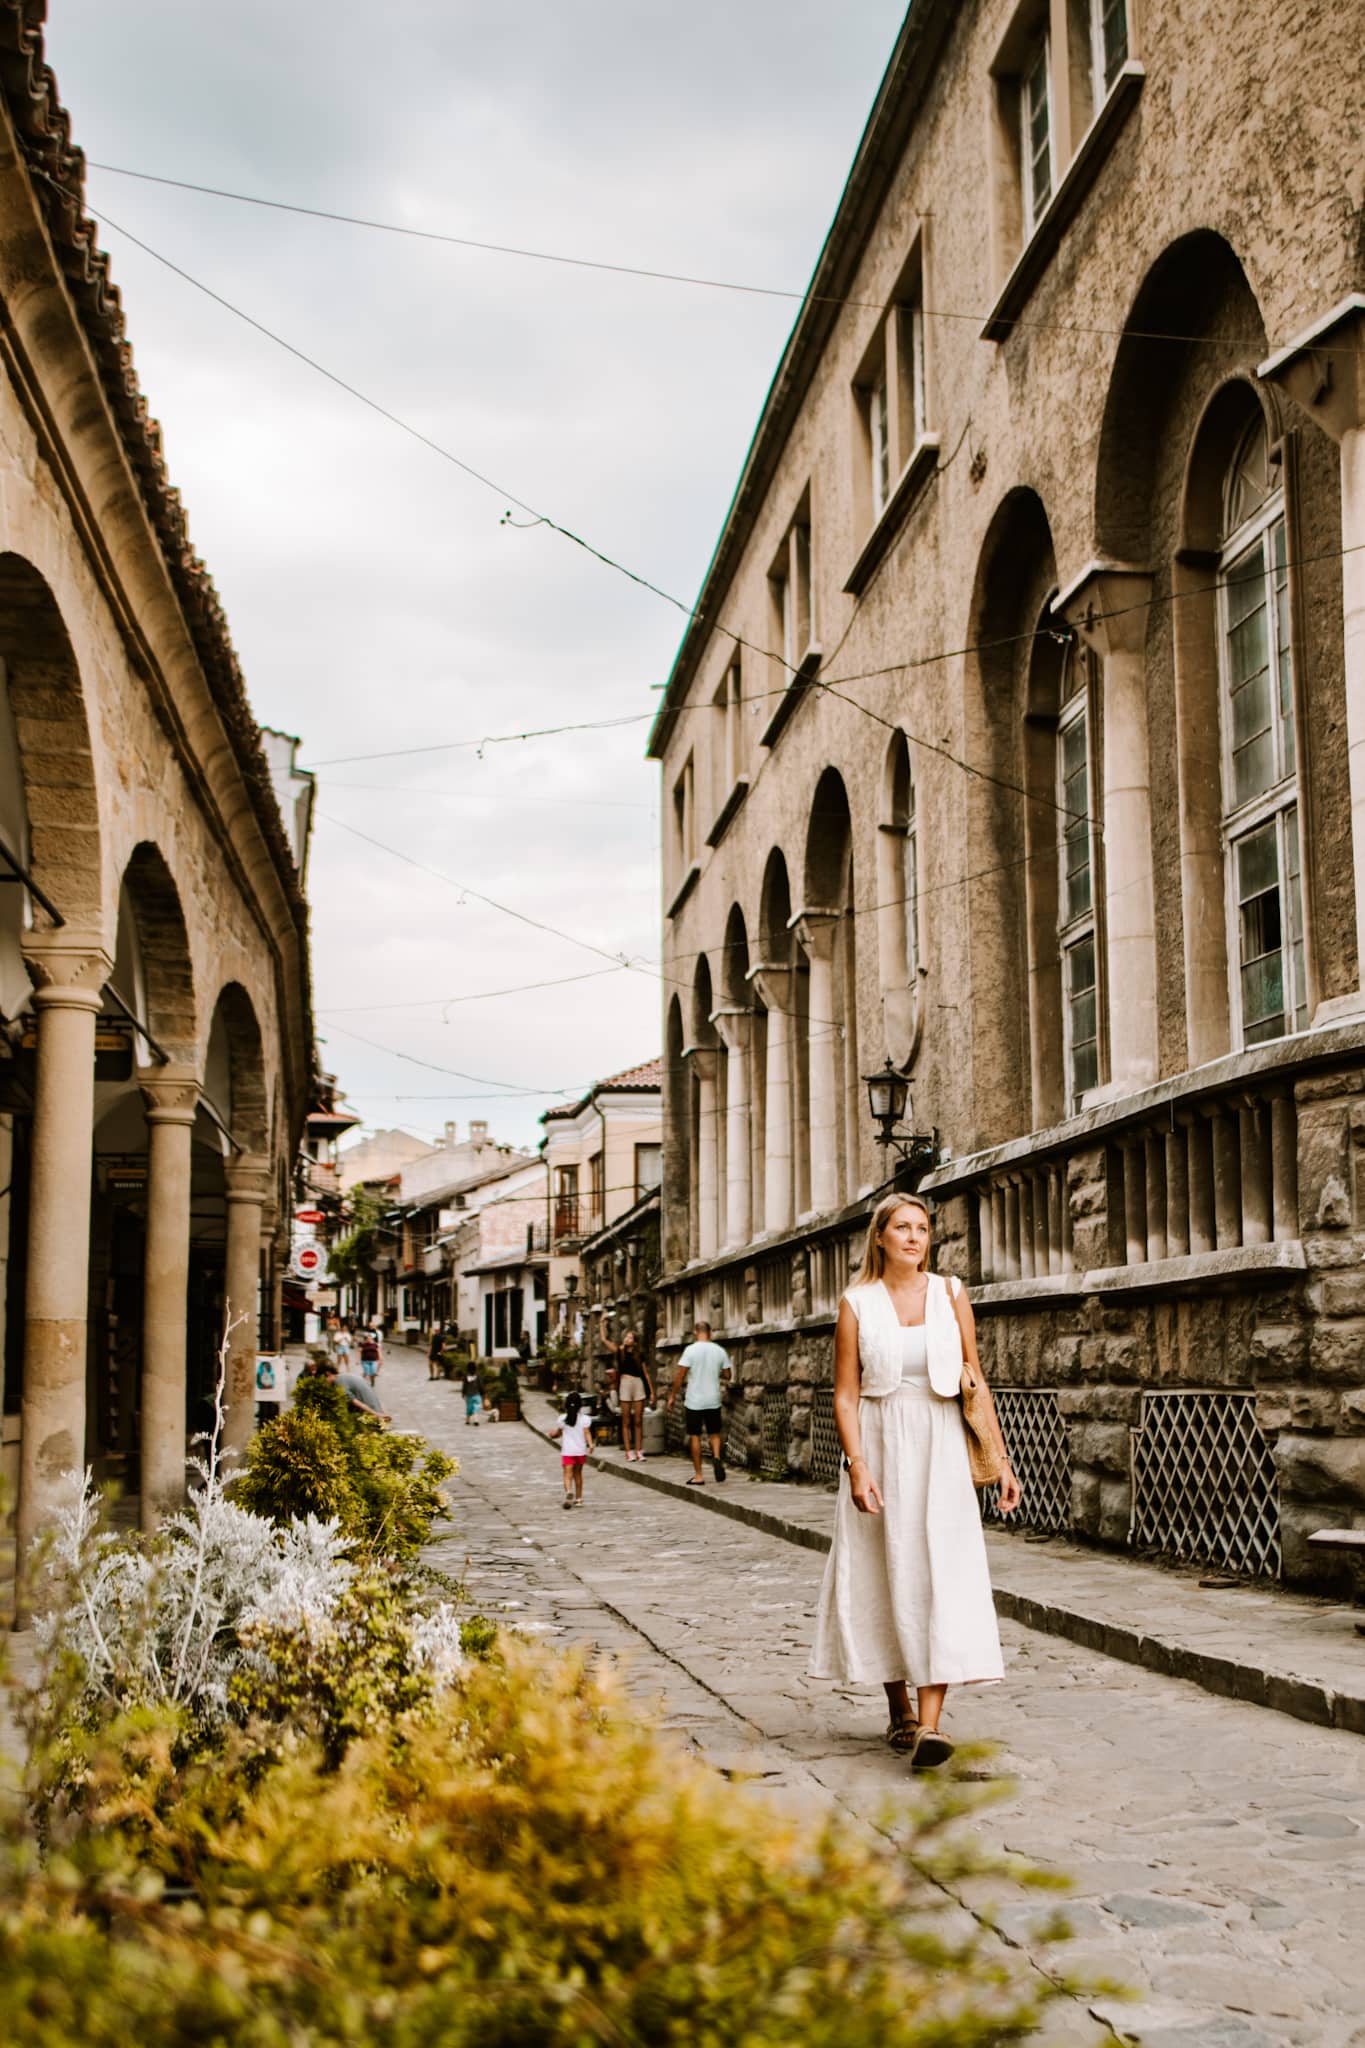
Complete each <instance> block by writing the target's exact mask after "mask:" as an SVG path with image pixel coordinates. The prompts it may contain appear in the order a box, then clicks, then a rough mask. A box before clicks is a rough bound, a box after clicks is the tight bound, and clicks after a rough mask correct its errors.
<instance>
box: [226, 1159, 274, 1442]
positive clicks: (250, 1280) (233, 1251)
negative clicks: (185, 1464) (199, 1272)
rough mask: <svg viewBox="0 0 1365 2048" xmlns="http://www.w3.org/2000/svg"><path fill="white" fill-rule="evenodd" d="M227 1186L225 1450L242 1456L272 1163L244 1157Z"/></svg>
mask: <svg viewBox="0 0 1365 2048" xmlns="http://www.w3.org/2000/svg"><path fill="white" fill-rule="evenodd" d="M224 1177H225V1179H226V1181H227V1284H226V1293H227V1306H228V1318H229V1321H230V1322H231V1323H232V1324H233V1325H234V1328H233V1330H232V1333H231V1335H230V1336H229V1338H228V1358H227V1421H226V1423H225V1424H224V1426H223V1445H224V1448H225V1449H226V1450H232V1451H240V1450H243V1449H244V1448H245V1446H246V1445H247V1444H248V1443H249V1442H250V1441H251V1434H252V1431H253V1430H254V1428H255V1426H256V1304H257V1290H258V1288H259V1286H260V1277H261V1211H262V1210H263V1209H264V1207H265V1205H266V1202H267V1201H268V1200H269V1197H270V1185H271V1176H270V1162H269V1160H268V1159H265V1158H263V1157H261V1156H260V1155H259V1154H257V1153H254V1152H243V1153H241V1154H240V1155H239V1156H238V1157H237V1158H236V1159H233V1160H230V1161H229V1162H228V1164H227V1165H226V1167H225V1168H224Z"/></svg>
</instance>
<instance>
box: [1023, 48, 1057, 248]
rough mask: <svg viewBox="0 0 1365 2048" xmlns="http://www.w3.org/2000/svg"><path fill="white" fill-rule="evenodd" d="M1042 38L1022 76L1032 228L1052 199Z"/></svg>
mask: <svg viewBox="0 0 1365 2048" xmlns="http://www.w3.org/2000/svg"><path fill="white" fill-rule="evenodd" d="M1047 60H1048V46H1047V38H1046V36H1045V37H1044V38H1043V40H1042V42H1041V43H1040V45H1039V47H1038V53H1037V55H1036V56H1035V57H1034V60H1033V62H1032V64H1031V65H1030V66H1029V69H1028V71H1027V72H1026V73H1025V76H1024V183H1025V189H1026V193H1027V197H1028V215H1029V225H1030V227H1032V225H1033V223H1034V222H1035V221H1036V220H1037V218H1038V216H1039V214H1040V213H1042V212H1043V210H1044V208H1045V207H1046V205H1047V203H1048V200H1049V199H1050V198H1051V197H1052V135H1051V128H1052V110H1051V108H1050V106H1049V104H1048V63H1047Z"/></svg>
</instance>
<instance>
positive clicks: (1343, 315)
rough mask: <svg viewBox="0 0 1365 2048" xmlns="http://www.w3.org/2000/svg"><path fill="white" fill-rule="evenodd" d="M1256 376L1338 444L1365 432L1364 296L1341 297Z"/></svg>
mask: <svg viewBox="0 0 1365 2048" xmlns="http://www.w3.org/2000/svg"><path fill="white" fill-rule="evenodd" d="M1256 374H1257V376H1258V377H1260V378H1263V379H1264V381H1265V382H1266V383H1267V384H1273V385H1275V387H1276V389H1277V390H1280V391H1283V392H1284V393H1285V394H1286V396H1287V397H1289V398H1292V399H1293V401H1294V403H1295V405H1297V406H1299V407H1300V408H1301V409H1302V410H1303V411H1304V412H1306V413H1307V414H1308V417H1309V419H1311V420H1312V422H1313V424H1314V425H1315V426H1318V427H1321V428H1322V431H1323V432H1324V434H1330V435H1331V437H1332V439H1333V440H1334V441H1338V442H1339V441H1341V440H1342V439H1343V438H1344V437H1345V436H1346V435H1347V434H1349V433H1352V432H1357V431H1359V430H1360V429H1361V428H1365V292H1351V293H1350V294H1349V295H1348V296H1347V297H1346V298H1344V299H1339V300H1338V301H1337V303H1336V305H1335V306H1333V307H1332V309H1331V311H1330V312H1329V313H1323V314H1321V315H1320V316H1319V318H1318V319H1316V320H1315V321H1314V322H1313V323H1312V325H1311V326H1310V327H1306V328H1305V329H1304V331H1303V333H1302V334H1299V335H1296V336H1295V338H1294V340H1293V341H1291V342H1289V343H1288V344H1287V346H1286V347H1284V348H1282V349H1280V350H1278V351H1277V353H1276V354H1275V355H1273V356H1270V357H1269V358H1268V359H1267V360H1266V361H1265V362H1263V363H1262V364H1261V366H1260V368H1259V369H1258V370H1257V372H1256Z"/></svg>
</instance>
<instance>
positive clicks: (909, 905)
mask: <svg viewBox="0 0 1365 2048" xmlns="http://www.w3.org/2000/svg"><path fill="white" fill-rule="evenodd" d="M901 822H902V829H903V830H904V833H905V838H904V840H903V842H902V849H903V850H902V854H901V887H902V889H903V891H904V900H903V902H902V905H901V916H902V917H903V918H904V920H905V978H906V980H907V982H910V983H913V982H914V979H915V976H916V974H918V972H919V836H918V834H917V832H916V829H915V779H914V775H913V773H912V772H911V768H910V762H909V755H908V753H907V756H906V768H905V807H904V816H903V820H902V821H901Z"/></svg>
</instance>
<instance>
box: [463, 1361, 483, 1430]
mask: <svg viewBox="0 0 1365 2048" xmlns="http://www.w3.org/2000/svg"><path fill="white" fill-rule="evenodd" d="M463 1391H464V1426H465V1428H466V1429H468V1427H469V1425H470V1423H471V1422H472V1423H473V1425H474V1427H475V1428H476V1429H477V1428H478V1426H479V1417H480V1416H481V1415H482V1413H483V1381H482V1380H481V1379H480V1378H479V1368H478V1367H477V1365H475V1363H474V1361H473V1359H472V1358H471V1359H470V1361H469V1364H468V1365H467V1366H466V1367H465V1375H464V1389H463Z"/></svg>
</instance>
